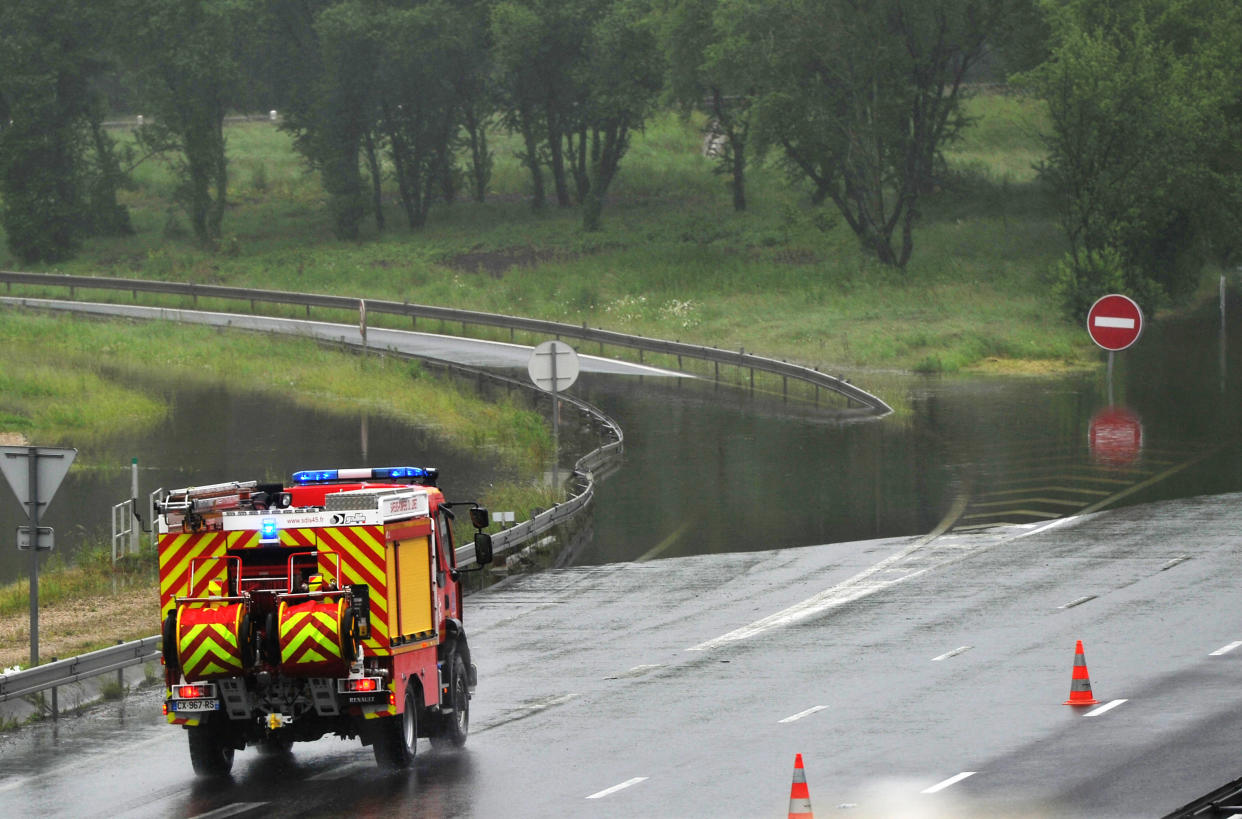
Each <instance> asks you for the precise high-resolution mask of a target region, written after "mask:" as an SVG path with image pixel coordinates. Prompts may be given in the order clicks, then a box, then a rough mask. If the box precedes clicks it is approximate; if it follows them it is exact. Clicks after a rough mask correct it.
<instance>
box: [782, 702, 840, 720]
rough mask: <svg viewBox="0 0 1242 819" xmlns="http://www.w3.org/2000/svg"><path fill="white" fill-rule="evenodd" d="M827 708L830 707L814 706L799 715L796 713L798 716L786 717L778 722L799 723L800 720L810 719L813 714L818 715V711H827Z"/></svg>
mask: <svg viewBox="0 0 1242 819" xmlns="http://www.w3.org/2000/svg"><path fill="white" fill-rule="evenodd" d="M827 708H828V706H826V705H813V706H811V707H810V708H808V709H806V710H805V711H799V712H798V713H796V714H793V715H791V716H788V717H785V718H784V719H782V720H778V722H797V721H798V720H800V719H802V718H803V717H809V716H810V715H811V714H814V713H816V712H818V711H824V710H827Z"/></svg>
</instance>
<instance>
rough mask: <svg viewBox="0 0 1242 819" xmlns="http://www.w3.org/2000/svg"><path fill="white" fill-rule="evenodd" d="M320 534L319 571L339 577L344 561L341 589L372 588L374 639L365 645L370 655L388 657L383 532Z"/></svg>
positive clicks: (352, 529) (354, 529) (331, 530)
mask: <svg viewBox="0 0 1242 819" xmlns="http://www.w3.org/2000/svg"><path fill="white" fill-rule="evenodd" d="M317 531H318V533H319V571H320V572H322V573H323V574H325V575H327V576H329V577H335V576H336V557H334V555H336V556H339V557H340V560H341V578H340V582H341V586H342V587H345V586H349V585H352V584H356V583H365V584H366V585H368V586H370V587H371V636H370V637H368V638H367V639H365V640H363V641H362V644H363V645H364V646H365V647H366V648H367V649H368V650H369V653H370V654H373V655H374V654H387V653H389V643H388V569H387V565H388V564H387V557H386V547H385V545H384V530H383V528H382V527H379V526H342V527H325V528H323V529H319V530H317Z"/></svg>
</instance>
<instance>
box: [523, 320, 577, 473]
mask: <svg viewBox="0 0 1242 819" xmlns="http://www.w3.org/2000/svg"><path fill="white" fill-rule="evenodd" d="M579 369H580V366H579V363H578V353H577V352H575V351H574V348H573V347H570V346H569V345H568V344H566V343H565V342H563V341H559V340H557V341H545V342H543V343H542V344H540V345H539V346H538V347H536V348H535V349H534V350H533V351H531V354H530V360H528V361H527V362H526V371H527V372H528V373H530V380H531V381H533V382H535V386H536V387H538V388H539V389H541V390H543V391H544V392H549V393H551V394H552V488H553V489H556V490H559V489H560V488H561V470H560V426H561V399H560V393H561V392H563V391H565V390H567V389H569V388H570V387H572V386H573V385H574V382H575V381H577V380H578V371H579Z"/></svg>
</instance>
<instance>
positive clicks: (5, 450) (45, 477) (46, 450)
mask: <svg viewBox="0 0 1242 819" xmlns="http://www.w3.org/2000/svg"><path fill="white" fill-rule="evenodd" d="M77 456H78V451H77V450H76V449H61V448H57V447H48V446H0V472H3V473H4V477H5V478H7V479H8V482H9V486H11V487H13V493H14V494H15V495H17V502H18V503H20V504H21V505H22V508H23V509H24V510H26V516H27V517H30V499H31V494H32V493H31V491H30V459H31V458H34V459H35V468H36V472H35V481H36V485H35V488H36V489H37V490H38V497H37V500H38V503H39V509H38V511H39V513H40V514H42V512H43V510H45V509H47V506H48V504H49V503H51V502H52V498H53V497H55V495H56V490H57V489H58V488H59V487H60V482H61V481H63V480H64V479H65V473H66V472H68V471H69V467H70V465H72V464H73V459H74V458H76V457H77Z"/></svg>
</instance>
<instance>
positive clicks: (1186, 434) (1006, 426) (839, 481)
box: [0, 294, 1242, 580]
mask: <svg viewBox="0 0 1242 819" xmlns="http://www.w3.org/2000/svg"><path fill="white" fill-rule="evenodd" d="M1226 315H1227V316H1228V317H1230V318H1231V319H1232V320H1233V322H1232V323H1231V324H1227V325H1226V327H1227V332H1225V333H1222V332H1221V315H1220V309H1219V307H1218V305H1217V304H1215V303H1213V304H1209V305H1206V306H1205V307H1204V308H1202V309H1201V310H1199V311H1198V312H1196V313H1195V314H1193V315H1189V316H1185V317H1182V318H1179V319H1177V320H1166V321H1163V322H1161V323H1159V324H1151V323H1150V322H1149V326H1148V327H1147V329H1146V330H1145V331H1144V334H1143V337H1142V338H1141V339H1140V340H1139V342H1138V343H1137V345H1136V346H1135V347H1134V348H1132V349H1131V350H1128V351H1125V352H1122V353H1118V354H1117V356H1116V365H1115V367H1114V371H1113V374H1112V377H1111V381H1110V379H1109V377H1108V376H1107V375H1106V373H1105V371H1103V370H1101V371H1100V372H1097V373H1091V374H1085V375H1082V374H1080V375H1075V376H1071V377H1061V378H951V379H942V378H914V377H912V378H910V379H909V380H908V381H907V382H906V385H905V387H904V391H905V392H906V396H905V400H904V401H902V400H895V399H896V396H890V395H885V396H883V397H885V398H886V399H887V400H889V402H890V403H893V404H905V405H906V406H907V407H908V411H902V412H899V413H898V414H897V415H894V416H890V417H889V418H886V419H883V420H880V421H871V422H862V423H859V422H851V423H843V422H838V421H837V420H835V419H834V418H833V417H832V416H831V415H830V414H827V413H817V412H809V411H808V410H807V408H806V407H804V406H802V407H798V406H791V405H790V404H787V403H785V402H784V401H782V399H781V398H780V397H779V396H776V397H770V396H768V397H764V396H750V395H748V394H747V393H746V392H744V391H739V390H735V389H732V388H726V387H717V386H715V385H714V384H712V383H710V382H706V383H704V382H696V381H692V380H689V379H660V378H643V379H641V380H639V379H634V378H626V377H616V376H583V377H582V379H581V380H580V381H579V383H578V384H577V385H575V386H574V387H573V389H572V390H571V392H572V393H574V394H576V395H579V396H580V397H583V398H585V399H586V400H588V401H591V402H592V403H594V404H596V405H597V406H599V407H600V408H601V409H603V410H604V411H605V412H607V413H608V414H610V415H611V416H612V417H613V418H615V419H616V420H617V421H618V422H619V423H620V425H621V426H622V427H623V429H624V430H625V434H626V448H625V454H624V456H623V460H622V462H621V463H620V465H619V468H618V469H616V470H613V471H610V473H609V474H608V475H607V477H606V478H605V479H604V480H602V481H601V483H600V485H599V490H598V494H597V502H596V504H595V505H594V508H593V510H592V519H591V521H590V526H589V527H587V528H588V531H589V533H590V535H589V537H586V538H579V539H578V541H577V542H575V544H574V546H573V547H572V549H570V550H569V551H567V552H566V553H564V554H563V555H562V556H561V558H560V560H559V562H561V563H569V564H598V563H604V562H613V561H623V560H636V559H651V558H655V557H668V556H675V555H686V554H703V553H714V552H725V551H742V550H760V549H770V548H776V547H784V546H798V545H809V544H818V543H828V542H843V541H851V540H859V539H866V538H873V537H886V536H893V535H909V534H920V533H925V532H930V531H932V530H933V529H937V528H940V529H946V530H951V529H963V530H965V529H970V528H978V527H981V526H988V525H993V524H997V523H1006V524H1017V525H1032V526H1033V525H1038V524H1039V523H1041V522H1046V521H1047V520H1049V519H1052V518H1054V517H1057V516H1063V515H1067V514H1075V513H1079V512H1083V511H1092V510H1093V509H1094V508H1100V506H1101V505H1106V506H1112V505H1120V504H1125V503H1136V502H1143V501H1149V500H1154V499H1159V498H1171V497H1184V496H1190V495H1196V494H1203V493H1215V492H1227V491H1238V490H1242V459H1240V458H1239V448H1238V437H1239V436H1238V433H1239V412H1238V407H1239V399H1242V394H1240V393H1242V387H1240V386H1239V385H1238V379H1239V378H1242V361H1239V356H1240V355H1242V352H1240V351H1242V300H1239V299H1238V298H1237V297H1235V296H1233V295H1232V294H1231V296H1230V302H1229V304H1228V306H1227V309H1226ZM1084 332H1085V330H1084ZM1100 355H1101V360H1102V361H1103V360H1104V356H1105V354H1104V353H1101V354H1100ZM855 380H856V381H858V382H859V383H862V384H866V378H865V376H862V375H859V376H858V377H857V378H855ZM158 389H159V390H161V391H164V392H166V393H168V394H169V395H170V396H171V397H172V399H173V404H172V412H171V414H170V416H169V418H168V419H167V421H166V422H164V423H163V424H161V425H159V426H157V427H156V428H153V429H150V430H143V431H140V432H133V433H126V434H121V435H117V436H116V437H114V438H113V439H110V440H108V441H105V442H103V443H101V444H98V445H94V446H91V447H89V448H86V447H84V448H82V451H81V452H80V453H79V456H78V462H77V463H76V464H75V465H74V467H73V468H72V469H71V470H70V473H69V475H68V477H67V478H66V479H65V482H64V484H63V485H62V486H61V488H60V489H59V491H58V492H57V495H56V497H55V499H54V500H53V502H52V504H51V507H50V509H49V511H48V513H47V514H46V516H45V519H44V520H43V521H42V522H43V523H44V524H45V525H50V526H53V527H54V528H55V530H56V544H57V545H56V551H57V553H58V554H60V555H62V556H66V557H71V556H72V555H73V553H74V552H75V551H76V550H77V549H78V548H79V547H80V545H81V543H82V542H83V541H84V540H85V539H86V537H87V536H91V537H93V539H94V540H95V541H96V542H99V541H104V540H106V539H107V536H108V534H109V531H110V526H109V510H110V507H111V505H112V504H114V503H117V502H118V501H121V500H123V499H124V498H127V497H128V496H129V494H130V461H131V459H132V458H138V462H139V495H140V497H141V498H145V497H146V495H147V494H148V493H150V492H151V491H152V490H154V489H156V488H159V487H164V488H175V487H181V486H186V485H191V484H196V483H214V482H218V481H225V480H248V479H279V478H281V477H282V476H288V475H289V474H290V473H291V472H293V471H295V470H297V469H309V468H327V467H333V466H359V465H364V464H370V465H407V464H408V465H424V466H436V467H439V468H440V469H441V473H442V480H441V484H442V485H443V486H444V487H445V489H446V492H447V493H448V494H450V495H451V496H452V497H455V498H468V497H474V496H475V495H477V494H478V493H479V492H481V491H482V490H483V489H484V488H485V487H486V486H487V485H488V483H490V482H492V481H494V480H496V479H497V477H498V476H497V474H496V470H495V467H494V465H493V464H492V463H491V461H490V459H489V458H488V456H487V455H486V453H463V452H459V451H450V450H449V449H447V448H446V447H444V446H443V445H442V444H440V443H439V442H437V441H436V439H435V438H434V437H433V436H431V435H429V434H428V433H426V432H425V431H423V430H419V429H415V428H412V427H409V426H407V425H403V424H398V423H394V422H392V421H388V420H386V419H383V418H376V417H370V418H364V417H359V416H357V415H351V414H350V413H349V412H344V413H341V414H335V413H323V412H314V411H309V410H305V409H302V408H299V407H297V406H295V405H294V404H293V403H292V402H289V401H286V400H284V399H282V398H280V397H279V396H273V395H267V396H263V395H254V394H248V393H241V392H236V393H235V392H230V391H228V390H223V389H204V388H201V387H196V388H191V387H185V386H178V385H175V384H172V385H170V384H161V385H159V387H158ZM573 439H574V436H567V438H566V441H567V442H572V441H573ZM571 445H572V444H571ZM562 455H563V457H562V463H563V464H567V463H572V461H573V460H574V458H575V457H576V455H577V453H574V452H569V451H563V453H562ZM501 477H504V476H501ZM0 491H3V493H4V494H3V495H0V498H3V500H0V543H3V542H5V541H8V543H7V544H6V545H5V546H4V547H3V548H0V580H13V579H17V578H20V577H24V576H25V575H26V573H27V571H28V568H29V557H28V554H27V553H19V552H17V551H16V548H15V545H14V543H15V535H14V530H15V527H16V526H17V524H18V523H19V522H21V521H19V513H18V506H17V504H16V502H15V500H14V499H13V497H12V495H11V494H9V493H8V491H7V490H0ZM496 511H501V510H496ZM46 559H47V557H46V556H44V557H42V558H41V560H43V561H45V560H46Z"/></svg>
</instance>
